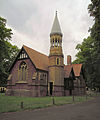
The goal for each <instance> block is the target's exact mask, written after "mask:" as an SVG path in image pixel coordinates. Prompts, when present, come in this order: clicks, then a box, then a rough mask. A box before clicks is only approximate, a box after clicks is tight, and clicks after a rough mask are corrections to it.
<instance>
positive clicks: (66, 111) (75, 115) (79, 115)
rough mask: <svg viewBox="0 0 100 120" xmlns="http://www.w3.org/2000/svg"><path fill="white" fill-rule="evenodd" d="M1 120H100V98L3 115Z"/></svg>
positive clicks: (0, 116)
mask: <svg viewBox="0 0 100 120" xmlns="http://www.w3.org/2000/svg"><path fill="white" fill-rule="evenodd" d="M0 120H100V97H97V98H96V99H94V100H91V101H88V102H83V103H78V104H67V105H64V106H59V107H57V106H54V107H49V108H44V109H40V110H31V111H21V112H15V113H14V112H13V113H2V114H0Z"/></svg>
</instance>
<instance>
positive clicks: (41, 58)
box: [23, 45, 49, 71]
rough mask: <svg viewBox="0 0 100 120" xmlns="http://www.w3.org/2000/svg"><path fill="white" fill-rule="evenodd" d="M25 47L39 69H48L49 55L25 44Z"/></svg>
mask: <svg viewBox="0 0 100 120" xmlns="http://www.w3.org/2000/svg"><path fill="white" fill-rule="evenodd" d="M23 48H24V50H25V51H26V53H27V54H28V56H29V58H30V59H31V61H32V62H33V64H34V65H35V67H36V68H37V69H40V70H45V71H48V65H49V59H48V56H46V55H44V54H42V53H40V52H37V51H36V50H33V49H32V48H29V47H27V46H25V45H23Z"/></svg>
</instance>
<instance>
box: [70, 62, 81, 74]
mask: <svg viewBox="0 0 100 120" xmlns="http://www.w3.org/2000/svg"><path fill="white" fill-rule="evenodd" d="M72 66H73V70H74V74H75V76H80V73H81V69H82V64H72Z"/></svg>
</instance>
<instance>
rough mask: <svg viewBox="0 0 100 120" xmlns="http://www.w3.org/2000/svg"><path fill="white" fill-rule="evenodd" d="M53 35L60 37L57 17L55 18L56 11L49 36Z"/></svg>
mask: <svg viewBox="0 0 100 120" xmlns="http://www.w3.org/2000/svg"><path fill="white" fill-rule="evenodd" d="M53 34H60V35H62V32H61V28H60V24H59V21H58V17H57V11H56V15H55V19H54V22H53V26H52V29H51V33H50V35H53Z"/></svg>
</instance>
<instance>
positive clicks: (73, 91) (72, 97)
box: [72, 90, 75, 102]
mask: <svg viewBox="0 0 100 120" xmlns="http://www.w3.org/2000/svg"><path fill="white" fill-rule="evenodd" d="M72 98H73V102H74V101H75V98H74V90H73V96H72Z"/></svg>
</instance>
